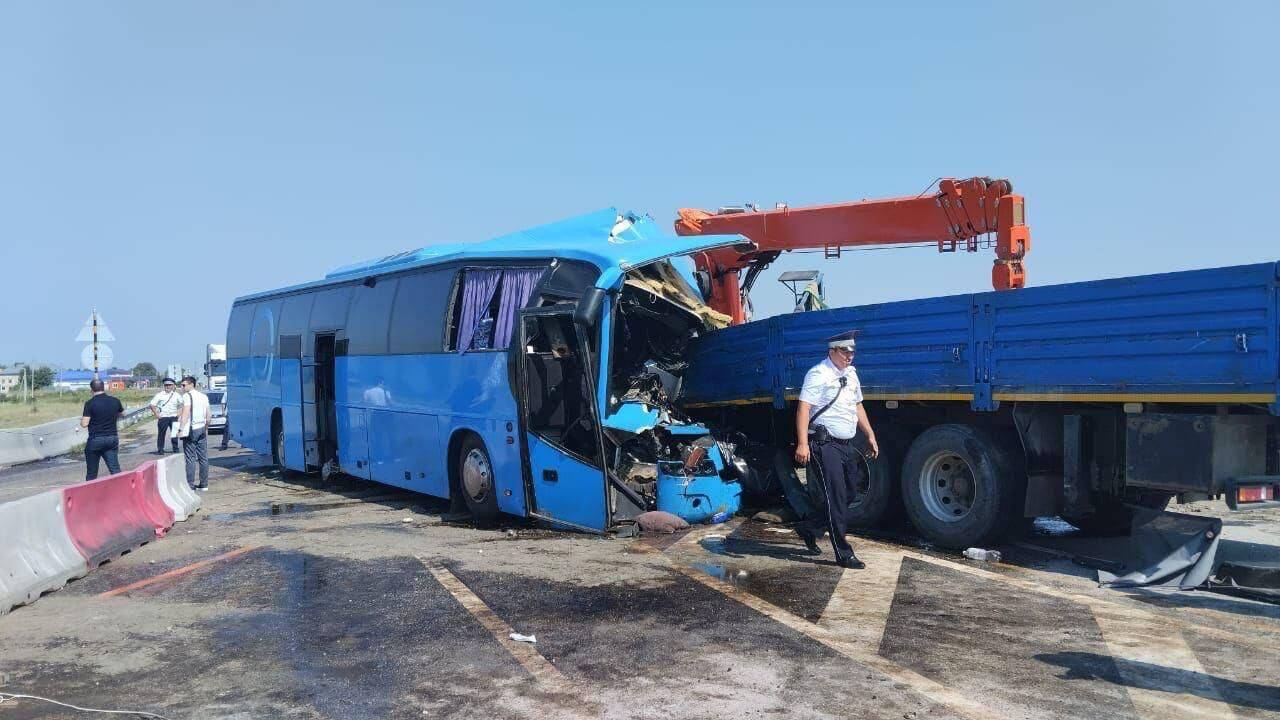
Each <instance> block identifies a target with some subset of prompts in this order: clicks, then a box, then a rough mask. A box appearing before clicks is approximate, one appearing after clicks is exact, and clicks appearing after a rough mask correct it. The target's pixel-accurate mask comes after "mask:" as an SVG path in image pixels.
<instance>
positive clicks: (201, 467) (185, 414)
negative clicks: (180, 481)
mask: <svg viewBox="0 0 1280 720" xmlns="http://www.w3.org/2000/svg"><path fill="white" fill-rule="evenodd" d="M178 436H179V437H181V438H182V453H183V454H184V455H186V457H187V484H188V485H190V486H191V487H192V488H194V489H196V490H199V491H200V492H204V491H205V490H208V489H209V398H208V396H206V395H205V394H204V393H202V392H200V391H199V390H197V389H196V379H195V378H193V377H191V376H190V375H188V376H186V377H184V378H182V410H181V411H180V412H179V413H178ZM197 471H198V476H197ZM197 479H198V480H199V482H196V481H197Z"/></svg>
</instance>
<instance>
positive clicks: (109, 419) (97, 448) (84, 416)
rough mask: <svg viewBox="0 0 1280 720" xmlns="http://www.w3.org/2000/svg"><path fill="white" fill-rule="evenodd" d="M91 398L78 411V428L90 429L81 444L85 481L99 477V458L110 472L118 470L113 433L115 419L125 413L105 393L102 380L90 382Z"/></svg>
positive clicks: (117, 448)
mask: <svg viewBox="0 0 1280 720" xmlns="http://www.w3.org/2000/svg"><path fill="white" fill-rule="evenodd" d="M89 389H90V390H92V391H93V397H91V398H89V401H88V402H86V403H85V404H84V411H83V412H82V413H81V414H80V427H82V428H88V429H89V439H88V441H86V442H85V444H84V462H85V477H84V479H85V480H92V479H94V478H96V477H98V461H99V460H100V459H101V460H106V461H107V470H109V471H111V474H112V475H115V474H116V473H118V472H120V459H119V455H118V453H119V451H120V436H119V435H118V434H117V433H116V421H118V420H119V419H120V416H121V415H122V414H123V413H124V405H121V404H120V400H119V399H117V398H113V397H111V396H110V395H108V394H107V393H106V390H105V386H104V385H103V384H102V381H101V380H92V381H90V382H89Z"/></svg>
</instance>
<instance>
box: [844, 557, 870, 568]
mask: <svg viewBox="0 0 1280 720" xmlns="http://www.w3.org/2000/svg"><path fill="white" fill-rule="evenodd" d="M836 564H837V565H839V566H840V567H842V568H848V569H850V570H861V569H862V568H864V567H866V566H867V564H866V563H864V562H862V561H861V560H859V559H858V556H857V555H850V556H849V557H847V558H840V559H838V560H836Z"/></svg>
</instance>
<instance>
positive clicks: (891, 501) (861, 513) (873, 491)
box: [846, 445, 901, 528]
mask: <svg viewBox="0 0 1280 720" xmlns="http://www.w3.org/2000/svg"><path fill="white" fill-rule="evenodd" d="M859 454H861V455H862V459H861V460H860V461H859V462H860V463H861V465H862V478H863V480H862V484H861V485H860V486H859V487H858V494H857V496H856V497H855V498H854V499H853V502H851V503H849V508H848V510H847V515H846V517H848V518H849V527H851V528H880V527H885V526H886V525H889V524H891V522H890V521H891V520H893V519H896V516H897V514H898V513H895V512H892V511H893V510H895V509H896V508H897V506H898V505H900V504H901V499H900V498H899V497H897V493H896V492H895V487H894V486H895V483H894V479H895V478H894V475H893V471H894V468H895V467H899V464H898V463H896V462H894V460H893V454H892V453H891V452H890V449H889V448H888V447H887V446H885V445H881V446H880V457H878V458H876V459H875V460H871V459H870V458H868V457H867V456H866V454H865V452H864V451H863V450H861V449H860V450H859Z"/></svg>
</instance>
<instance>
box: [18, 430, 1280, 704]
mask: <svg viewBox="0 0 1280 720" xmlns="http://www.w3.org/2000/svg"><path fill="white" fill-rule="evenodd" d="M151 442H152V441H148V440H147V438H146V435H145V433H143V434H139V435H135V436H131V439H128V440H126V442H125V445H134V444H136V447H134V448H133V449H132V450H130V451H129V452H127V453H126V454H125V458H124V461H123V462H124V464H125V466H126V467H131V466H133V465H136V464H138V463H140V462H144V461H145V460H147V459H149V458H150V456H149V455H146V454H145V451H146V450H148V449H150V448H152V447H154V446H153V445H151V444H150V443H151ZM212 454H213V463H214V465H215V467H214V469H213V474H212V485H213V488H212V490H211V491H210V492H209V493H208V494H207V496H206V497H205V507H204V508H203V509H202V510H201V511H200V512H199V513H198V514H197V515H196V516H195V517H193V518H191V519H189V520H188V521H186V522H184V523H179V524H178V525H176V526H175V527H174V528H173V530H171V531H170V533H169V535H168V536H167V537H165V538H163V539H161V540H157V541H156V542H153V543H150V544H148V545H145V546H143V547H141V548H139V549H137V550H135V551H133V552H131V553H129V554H127V555H125V556H123V557H122V558H120V559H118V560H116V561H114V562H112V563H109V564H107V565H104V566H102V567H101V568H99V569H98V570H97V571H95V572H93V573H91V574H90V575H89V576H88V577H86V578H83V579H81V580H78V581H76V582H74V583H72V584H70V585H68V586H67V587H66V588H64V589H63V590H61V591H58V592H56V593H53V594H51V595H48V596H46V597H44V598H42V599H41V600H40V601H39V602H37V603H35V604H34V605H31V606H28V607H24V608H19V609H17V610H15V611H14V612H13V613H11V614H9V615H7V616H4V617H0V693H23V694H31V695H39V696H43V697H47V698H52V699H56V700H59V701H62V702H66V703H71V704H75V705H79V706H87V707H92V708H101V709H130V710H144V711H147V712H151V713H155V714H157V715H159V716H162V717H164V718H169V719H170V720H179V719H180V718H192V719H194V718H201V719H206V718H342V719H346V718H432V717H479V718H486V719H497V718H536V719H538V720H546V719H548V718H561V717H583V718H596V717H604V718H750V717H766V718H767V717H801V718H849V717H858V718H893V719H895V720H898V719H905V720H910V719H912V718H1080V717H1087V718H1090V719H1091V720H1102V719H1104V718H1231V717H1240V718H1280V689H1278V687H1280V607H1277V606H1275V605H1269V604H1264V603H1259V602H1255V601H1251V600H1247V599H1240V598H1233V597H1225V596H1220V595H1216V594H1210V593H1203V592H1184V593H1177V592H1168V591H1155V590H1134V591H1116V590H1106V589H1100V588H1098V587H1097V584H1096V582H1095V581H1094V579H1093V573H1092V571H1089V570H1086V569H1085V568H1082V567H1079V566H1077V565H1074V564H1072V563H1071V562H1070V561H1069V560H1067V559H1066V558H1065V557H1064V556H1065V555H1070V554H1071V553H1074V552H1076V551H1077V550H1078V549H1079V548H1080V547H1089V548H1091V552H1095V553H1098V552H1103V551H1105V549H1106V547H1107V546H1108V544H1114V543H1117V542H1122V541H1121V540H1116V539H1109V540H1096V539H1085V538H1080V537H1078V536H1077V535H1075V534H1074V533H1072V532H1070V531H1067V530H1065V529H1063V528H1061V527H1059V526H1056V525H1055V524H1053V523H1042V524H1041V527H1040V530H1039V532H1038V534H1036V535H1034V536H1032V537H1030V538H1027V539H1024V540H1023V541H1020V542H1019V543H1018V544H1016V545H1010V546H1007V547H1005V548H1002V550H1003V551H1004V552H1005V553H1006V555H1005V562H1002V563H999V564H992V563H979V562H972V561H968V560H965V559H964V558H962V557H960V556H959V555H956V554H954V553H945V552H937V551H933V550H931V549H929V548H927V547H920V546H917V545H914V544H912V543H911V542H910V541H908V540H893V541H891V540H885V539H869V538H855V539H854V542H855V545H856V547H857V549H858V553H859V555H860V556H861V557H862V558H863V559H865V560H866V561H867V563H868V568H867V569H866V570H862V571H853V570H850V571H844V570H841V569H840V568H838V567H836V566H835V565H834V564H833V563H832V562H831V554H830V550H829V549H828V550H827V553H826V554H825V555H824V556H822V557H816V558H815V557H809V556H806V555H803V554H800V551H801V550H802V549H803V546H802V544H801V543H800V542H799V540H798V538H797V537H796V536H795V535H794V534H793V533H791V532H790V531H788V530H786V529H785V528H781V527H777V526H770V525H766V524H762V523H757V522H752V521H748V520H743V519H741V518H735V519H734V520H732V521H731V522H729V523H726V524H724V525H719V526H698V527H695V528H694V529H693V530H692V531H690V532H688V533H686V534H684V535H676V536H657V537H643V538H639V539H627V540H622V539H605V538H597V537H590V536H586V535H577V534H572V533H560V532H555V531H549V530H545V529H539V528H536V527H532V526H529V525H525V524H522V523H518V522H515V521H512V522H510V523H509V524H507V525H506V526H503V527H499V528H493V529H475V528H472V527H470V526H469V525H468V524H466V522H465V521H462V520H460V519H459V520H455V519H454V518H452V517H451V516H450V515H449V514H448V507H447V505H446V504H444V503H441V502H438V501H435V500H431V499H429V498H424V497H422V496H417V495H413V494H410V493H404V492H399V491H396V490H393V489H389V488H385V487H382V486H377V485H373V484H369V483H363V482H360V481H354V480H347V479H343V480H339V481H335V482H330V483H328V484H321V483H320V482H319V480H318V479H316V478H296V477H290V478H284V477H281V476H279V475H278V474H277V473H276V472H275V471H274V470H271V469H269V468H266V467H263V466H261V465H258V464H256V463H257V462H260V459H255V458H254V457H253V456H250V455H248V454H247V453H245V452H244V451H235V450H233V451H229V452H225V453H224V452H219V451H216V450H214V451H213V453H212ZM82 472H83V468H82V465H80V464H78V463H75V462H59V461H52V462H46V463H42V464H39V465H35V466H24V467H20V468H11V469H8V470H6V471H3V472H0V500H4V499H12V498H13V497H18V496H21V495H22V494H25V493H28V492H36V491H38V490H40V489H43V488H47V487H54V486H57V485H58V484H62V483H67V482H74V481H76V480H77V479H78V478H79V477H80V476H81V473H82ZM1232 532H1237V533H1238V534H1239V535H1240V536H1241V537H1242V538H1245V539H1243V540H1231V541H1229V542H1228V543H1227V545H1231V544H1232V543H1234V546H1232V549H1231V551H1232V552H1240V553H1245V554H1251V555H1254V556H1257V555H1262V556H1266V555H1267V554H1270V555H1271V557H1273V558H1274V557H1275V543H1273V542H1271V541H1272V540H1280V513H1278V512H1276V511H1263V512H1260V513H1255V514H1251V515H1249V516H1248V517H1247V519H1236V518H1232V519H1230V520H1229V525H1228V528H1227V531H1226V533H1225V536H1226V537H1228V538H1231V537H1232ZM1224 551H1227V547H1226V546H1224ZM512 632H516V633H522V634H525V635H533V636H535V637H536V640H537V641H536V643H527V642H517V641H514V640H512V639H511V638H510V634H511V633H512ZM85 717H93V716H92V715H87V714H85V713H81V712H78V711H74V710H70V709H64V708H60V707H58V706H54V705H49V704H47V703H43V702H40V701H35V700H27V699H19V700H9V701H5V702H3V703H0V720H9V719H13V720H18V719H26V718H85Z"/></svg>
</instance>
